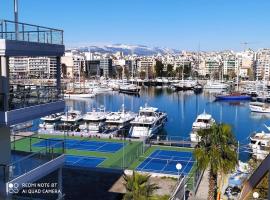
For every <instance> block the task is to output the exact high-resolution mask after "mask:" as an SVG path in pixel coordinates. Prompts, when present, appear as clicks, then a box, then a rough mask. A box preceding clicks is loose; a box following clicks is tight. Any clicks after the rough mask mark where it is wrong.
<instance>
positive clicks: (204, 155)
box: [193, 124, 238, 200]
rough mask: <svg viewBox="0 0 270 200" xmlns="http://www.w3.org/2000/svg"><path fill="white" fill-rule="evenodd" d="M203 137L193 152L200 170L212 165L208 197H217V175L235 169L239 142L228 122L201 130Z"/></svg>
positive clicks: (221, 175)
mask: <svg viewBox="0 0 270 200" xmlns="http://www.w3.org/2000/svg"><path fill="white" fill-rule="evenodd" d="M198 135H199V137H200V138H201V140H200V142H199V143H198V145H197V146H196V148H195V150H194V152H193V154H194V157H195V159H196V161H197V166H198V168H199V169H200V170H206V169H207V168H208V167H210V174H209V193H208V199H210V200H212V199H216V196H217V175H218V174H220V177H221V178H222V177H224V175H225V174H228V173H229V172H231V171H232V170H234V169H235V167H236V165H237V163H238V160H237V153H236V148H237V143H236V139H235V137H234V134H233V132H232V129H231V126H230V125H228V124H214V125H213V126H212V127H211V128H210V129H204V130H199V131H198Z"/></svg>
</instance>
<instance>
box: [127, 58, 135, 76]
mask: <svg viewBox="0 0 270 200" xmlns="http://www.w3.org/2000/svg"><path fill="white" fill-rule="evenodd" d="M125 65H126V66H127V68H128V71H129V74H130V77H136V75H137V73H136V72H137V61H136V60H126V61H125Z"/></svg>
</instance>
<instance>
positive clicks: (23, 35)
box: [22, 24, 24, 41]
mask: <svg viewBox="0 0 270 200" xmlns="http://www.w3.org/2000/svg"><path fill="white" fill-rule="evenodd" d="M22 40H23V41H24V24H22Z"/></svg>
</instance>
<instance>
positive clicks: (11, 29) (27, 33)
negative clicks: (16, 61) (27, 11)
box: [0, 20, 65, 56]
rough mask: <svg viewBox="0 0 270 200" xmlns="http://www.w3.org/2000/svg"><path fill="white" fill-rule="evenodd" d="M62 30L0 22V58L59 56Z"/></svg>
mask: <svg viewBox="0 0 270 200" xmlns="http://www.w3.org/2000/svg"><path fill="white" fill-rule="evenodd" d="M63 42H64V41H63V30H59V29H54V28H48V27H44V26H38V25H32V24H27V23H21V22H14V21H9V20H0V56H1V55H3V56H61V55H63V53H64V50H65V48H64V45H63Z"/></svg>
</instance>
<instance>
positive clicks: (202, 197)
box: [189, 168, 209, 200]
mask: <svg viewBox="0 0 270 200" xmlns="http://www.w3.org/2000/svg"><path fill="white" fill-rule="evenodd" d="M208 191H209V168H207V169H206V170H205V171H204V174H203V177H202V180H201V183H200V185H199V188H198V190H197V193H196V195H195V196H192V197H190V198H189V199H191V200H207V198H208Z"/></svg>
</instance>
